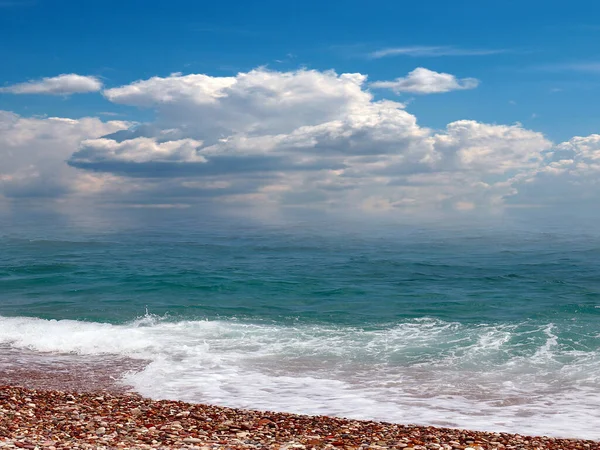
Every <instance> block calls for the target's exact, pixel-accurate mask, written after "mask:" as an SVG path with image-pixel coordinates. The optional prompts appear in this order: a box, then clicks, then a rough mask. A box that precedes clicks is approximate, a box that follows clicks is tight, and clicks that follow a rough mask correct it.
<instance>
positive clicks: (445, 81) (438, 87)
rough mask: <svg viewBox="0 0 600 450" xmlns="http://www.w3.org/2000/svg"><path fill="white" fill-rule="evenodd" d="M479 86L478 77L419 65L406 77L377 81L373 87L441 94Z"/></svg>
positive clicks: (396, 91)
mask: <svg viewBox="0 0 600 450" xmlns="http://www.w3.org/2000/svg"><path fill="white" fill-rule="evenodd" d="M477 86H479V80H477V79H476V78H461V79H459V78H456V77H455V76H454V75H451V74H449V73H440V72H434V71H433V70H429V69H426V68H424V67H417V68H416V69H415V70H413V71H412V72H410V73H409V74H408V75H407V76H406V77H404V78H396V79H395V80H394V81H376V82H374V83H371V87H374V88H381V89H391V90H392V91H394V92H395V93H397V94H400V93H403V92H410V93H412V94H439V93H443V92H450V91H456V90H464V89H475V88H476V87H477Z"/></svg>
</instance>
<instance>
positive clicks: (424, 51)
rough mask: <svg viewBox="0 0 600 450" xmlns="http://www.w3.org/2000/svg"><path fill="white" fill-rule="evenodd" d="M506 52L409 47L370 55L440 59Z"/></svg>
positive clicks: (379, 51)
mask: <svg viewBox="0 0 600 450" xmlns="http://www.w3.org/2000/svg"><path fill="white" fill-rule="evenodd" d="M504 52H506V50H492V49H467V48H457V47H452V46H426V45H415V46H409V47H390V48H384V49H381V50H377V51H374V52H372V53H370V54H369V56H370V57H371V58H375V59H378V58H386V57H390V56H402V55H404V56H415V57H419V56H423V57H438V56H486V55H495V54H498V53H504Z"/></svg>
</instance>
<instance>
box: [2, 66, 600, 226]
mask: <svg viewBox="0 0 600 450" xmlns="http://www.w3.org/2000/svg"><path fill="white" fill-rule="evenodd" d="M434 73H435V72H434ZM441 75H444V74H441ZM456 82H461V80H456ZM104 95H105V96H106V98H107V99H109V100H111V101H113V102H115V103H120V104H127V105H132V106H138V107H140V108H151V109H152V110H153V111H154V112H155V120H153V121H152V122H149V123H145V124H135V125H133V124H131V123H126V122H121V121H108V122H104V121H101V120H99V119H94V118H86V119H79V120H71V119H64V118H62V119H59V118H48V119H39V118H37V119H36V118H23V117H20V116H17V115H15V114H11V113H2V115H0V158H2V159H1V161H2V164H1V165H0V167H1V169H0V177H2V181H3V184H2V186H3V188H2V189H3V191H2V192H3V195H4V197H5V198H8V199H12V200H11V201H14V200H15V199H17V198H19V199H22V198H25V197H35V196H37V197H42V196H51V197H53V198H61V199H77V198H85V199H87V200H86V201H88V200H89V201H90V202H91V201H97V202H102V203H105V204H106V203H108V204H119V205H130V206H134V207H136V208H142V207H150V205H179V206H181V207H185V206H188V205H193V204H195V203H196V204H200V203H201V204H202V205H208V204H210V205H218V207H228V206H233V207H236V208H237V207H241V206H244V207H246V206H253V207H254V208H258V209H264V208H282V207H284V208H320V209H327V210H338V211H351V210H356V211H361V212H365V211H370V212H374V211H402V212H403V213H405V214H413V213H414V214H417V213H420V212H423V211H448V210H454V211H463V212H464V211H473V210H475V211H476V210H485V211H488V210H490V208H501V207H502V206H503V205H505V204H516V205H519V204H521V205H523V204H536V203H539V201H538V200H540V201H541V199H545V200H544V201H546V203H547V204H555V203H556V202H557V201H558V200H559V199H563V200H564V199H569V201H571V202H576V201H577V199H584V200H585V198H589V193H594V195H596V198H597V195H598V194H600V192H599V191H598V189H597V186H598V185H599V184H600V183H598V182H597V181H596V180H597V179H598V175H599V172H600V163H599V161H600V137H599V136H596V135H592V136H587V137H579V138H573V139H571V140H570V141H568V142H565V143H561V144H558V145H555V144H553V143H552V142H551V141H549V140H548V139H547V138H546V137H545V136H544V135H543V134H542V133H539V132H536V131H534V130H529V129H526V128H524V127H523V126H522V125H520V124H518V123H517V124H510V125H500V124H486V123H481V122H477V121H473V120H458V121H454V122H452V123H449V124H448V125H446V126H445V127H444V128H442V129H439V130H433V129H430V128H426V127H423V126H421V125H420V124H419V123H418V121H417V118H416V117H415V116H414V115H413V114H411V113H410V112H408V111H407V110H406V109H405V105H403V104H402V103H398V102H394V101H390V100H378V99H376V98H375V97H374V95H373V94H372V93H371V92H370V90H369V89H368V84H367V77H366V76H365V75H363V74H338V73H336V72H333V71H325V72H321V71H314V70H297V71H291V72H277V71H269V70H266V69H264V68H259V69H256V70H253V71H250V72H247V73H240V74H238V75H236V76H234V77H212V76H209V75H204V74H191V75H182V74H173V75H171V76H168V77H153V78H149V79H146V80H140V81H136V82H133V83H131V84H128V85H124V86H121V87H117V88H113V89H108V90H106V91H105V92H104ZM65 162H66V163H65ZM549 193H552V195H549Z"/></svg>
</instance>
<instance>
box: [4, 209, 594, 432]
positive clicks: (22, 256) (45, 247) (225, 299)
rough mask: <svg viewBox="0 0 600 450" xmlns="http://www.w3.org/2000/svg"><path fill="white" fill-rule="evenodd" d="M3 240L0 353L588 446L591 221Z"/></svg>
mask: <svg viewBox="0 0 600 450" xmlns="http://www.w3.org/2000/svg"><path fill="white" fill-rule="evenodd" d="M0 249H1V252H0V353H2V352H4V353H5V354H8V355H13V356H10V357H5V358H4V359H2V358H0V364H7V361H12V364H13V365H14V364H17V362H16V359H15V357H14V355H16V354H21V355H27V357H25V356H23V357H22V358H21V360H22V361H21V360H19V361H21V362H22V363H23V364H27V360H29V361H31V358H35V357H36V355H39V357H40V358H41V357H43V356H48V355H55V356H60V355H69V357H70V358H88V359H89V358H97V359H98V360H107V361H109V360H110V359H111V358H114V360H115V361H118V360H119V359H123V358H129V359H135V360H139V361H140V368H139V369H138V370H133V371H129V372H127V373H126V374H125V376H124V377H123V379H122V380H119V382H120V383H123V384H126V385H128V386H132V387H133V389H134V390H135V391H137V392H139V393H141V394H143V395H145V396H149V397H152V398H155V399H177V400H185V401H190V402H206V403H213V404H217V405H224V406H232V407H243V408H252V409H265V410H275V411H288V412H296V413H307V414H326V415H336V416H343V417H349V418H358V419H377V420H383V421H390V422H401V423H414V424H428V425H439V426H451V427H463V428H471V429H481V430H492V431H510V432H518V433H526V434H546V435H554V436H563V437H585V438H592V439H600V431H599V428H598V423H600V324H599V319H600V237H599V236H598V235H596V234H594V233H581V232H574V231H573V230H568V229H565V230H552V229H550V230H549V231H548V230H545V231H541V230H531V229H526V228H516V229H515V228H511V229H502V228H493V229H492V228H486V227H483V228H475V227H473V228H469V227H467V228H453V229H448V228H444V227H441V226H439V227H436V226H432V225H429V226H427V227H421V226H417V225H410V226H407V225H403V226H400V225H398V226H395V225H387V226H381V227H376V226H371V227H363V228H361V229H359V230H353V229H349V228H347V227H346V228H345V227H341V226H340V227H337V226H335V223H334V224H331V223H330V224H328V225H327V226H320V225H319V226H317V225H316V224H314V223H301V224H295V225H290V224H285V225H264V224H263V225H259V224H256V223H248V222H243V221H240V220H233V219H231V220H229V221H217V222H215V221H211V220H203V219H202V218H198V217H196V218H194V220H186V221H180V222H174V223H169V221H162V222H161V223H160V224H158V225H156V224H152V223H143V221H142V223H136V224H134V225H131V224H130V225H127V226H111V225H107V226H105V227H80V226H77V225H73V224H62V225H61V226H57V225H55V224H54V225H52V224H47V223H44V222H43V221H42V222H36V221H31V222H28V223H27V225H26V226H16V225H15V223H14V222H13V223H9V222H4V223H3V227H2V231H1V233H0ZM7 352H9V353H7ZM19 352H21V353H19ZM11 358H12V359H11Z"/></svg>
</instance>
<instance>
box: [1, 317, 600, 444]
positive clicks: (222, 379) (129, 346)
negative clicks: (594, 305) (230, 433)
mask: <svg viewBox="0 0 600 450" xmlns="http://www.w3.org/2000/svg"><path fill="white" fill-rule="evenodd" d="M599 339H600V336H598V335H597V333H596V334H594V333H593V332H592V333H590V332H585V331H583V329H582V328H577V326H576V324H574V325H569V326H567V325H565V324H551V323H544V324H541V323H530V322H523V323H519V324H479V325H463V324H460V323H457V322H444V321H440V320H434V319H429V318H422V319H414V320H407V321H405V322H402V323H398V324H394V325H389V326H386V327H383V326H382V327H377V328H359V327H344V326H325V325H316V324H312V325H309V324H297V325H289V326H283V325H280V324H269V323H248V322H243V321H237V320H233V319H232V320H220V321H219V320H185V321H176V320H173V319H169V318H161V317H156V316H152V315H146V316H144V317H141V318H139V319H137V320H135V321H132V322H130V323H127V324H122V325H113V324H107V323H95V322H81V321H75V320H44V319H38V318H26V317H0V346H1V347H4V348H7V347H9V348H10V349H11V350H15V349H16V350H18V349H21V350H23V351H25V350H27V351H34V352H37V353H38V354H40V355H41V354H47V353H51V354H64V353H67V354H73V355H82V356H84V355H85V356H86V357H98V358H107V357H111V356H114V357H118V358H122V357H127V358H134V359H139V360H143V361H147V362H148V363H147V365H145V367H144V368H143V369H142V370H140V371H136V372H129V373H127V374H126V375H125V377H124V378H123V379H122V380H121V382H122V383H124V384H126V385H130V386H133V387H134V389H135V390H136V391H137V392H139V393H141V394H142V395H145V396H148V397H151V398H155V399H174V400H184V401H191V402H206V403H214V404H219V405H224V406H232V407H242V408H252V409H266V410H276V411H290V412H297V413H307V414H326V415H336V416H344V417H350V418H356V419H376V420H384V421H392V422H400V423H417V424H429V425H438V426H453V427H464V428H471V429H481V430H493V431H508V432H518V433H522V434H547V435H555V436H566V437H583V438H591V439H600V432H599V431H598V430H597V426H595V424H597V423H598V422H599V421H600V395H599V394H598V392H600V389H599V388H600V350H599V349H600V345H599Z"/></svg>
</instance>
